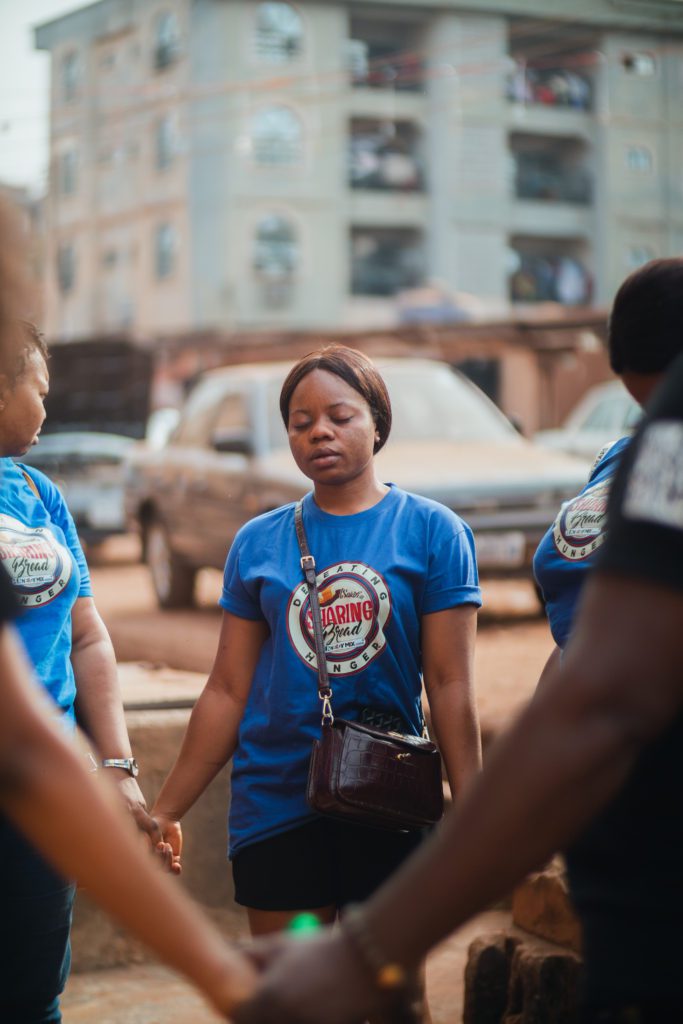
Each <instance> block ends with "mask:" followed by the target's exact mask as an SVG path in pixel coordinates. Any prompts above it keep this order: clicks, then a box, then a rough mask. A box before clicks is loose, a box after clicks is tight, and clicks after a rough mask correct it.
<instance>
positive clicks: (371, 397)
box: [280, 345, 391, 452]
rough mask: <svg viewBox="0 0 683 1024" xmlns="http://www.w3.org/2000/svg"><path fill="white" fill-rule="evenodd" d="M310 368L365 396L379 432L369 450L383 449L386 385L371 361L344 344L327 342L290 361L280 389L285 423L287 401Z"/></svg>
mask: <svg viewBox="0 0 683 1024" xmlns="http://www.w3.org/2000/svg"><path fill="white" fill-rule="evenodd" d="M313 370H326V371H327V373H334V374H335V375H336V376H337V377H341V379H342V380H343V381H346V383H347V384H348V385H349V386H350V387H352V388H353V389H354V391H357V392H358V394H359V395H361V396H362V397H363V398H364V399H365V401H366V402H367V403H368V405H369V406H370V411H371V413H372V418H373V419H374V421H375V427H376V428H377V433H378V434H379V440H378V441H376V442H375V447H374V449H373V450H374V451H375V452H378V451H379V450H380V448H383V447H384V445H385V444H386V441H387V438H388V437H389V432H390V431H391V401H390V399H389V392H388V391H387V386H386V384H385V383H384V381H383V380H382V377H381V375H380V373H379V371H378V369H377V367H376V366H375V364H374V363H373V362H372V361H371V360H370V359H368V357H367V356H366V355H365V354H364V353H363V352H359V351H358V350H357V349H355V348H347V347H346V345H327V346H326V347H325V348H321V349H318V350H317V351H316V352H309V353H308V355H306V356H303V357H302V358H301V359H300V360H299V362H298V363H295V364H294V366H293V367H292V369H291V370H290V371H289V373H288V374H287V377H286V379H285V382H284V384H283V385H282V390H281V392H280V412H281V413H282V419H283V420H284V424H285V426H286V427H288V426H289V403H290V402H291V400H292V395H293V394H294V390H295V388H296V387H297V385H298V384H299V383H300V382H301V381H302V380H303V379H304V377H306V376H308V374H309V373H312V372H313Z"/></svg>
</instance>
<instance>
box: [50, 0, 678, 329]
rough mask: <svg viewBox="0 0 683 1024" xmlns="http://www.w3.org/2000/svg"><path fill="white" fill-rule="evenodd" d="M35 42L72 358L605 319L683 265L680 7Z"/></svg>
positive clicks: (53, 313)
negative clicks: (647, 283)
mask: <svg viewBox="0 0 683 1024" xmlns="http://www.w3.org/2000/svg"><path fill="white" fill-rule="evenodd" d="M36 45H37V46H38V47H39V48H41V49H45V50H49V51H50V53H51V55H52V105H51V173H50V194H49V199H48V212H47V222H48V258H47V274H46V278H47V292H46V325H47V329H48V332H49V334H50V335H51V336H53V337H61V338H72V337H79V336H83V335H89V334H94V333H107V332H114V331H116V332H120V331H121V330H125V331H129V332H130V333H131V334H132V335H133V336H138V337H141V338H144V337H154V336H158V335H160V334H179V333H182V332H186V331H190V330H191V331H219V332H226V331H235V330H252V329H253V330H256V329H258V330H263V329H267V328H269V327H275V326H277V327H278V328H290V329H309V330H314V329H316V328H328V329H329V328H343V327H353V326H369V325H373V324H381V323H388V322H391V320H392V318H393V319H394V320H395V319H396V318H403V319H404V320H410V319H415V318H420V317H423V318H426V319H429V318H437V319H438V318H439V317H444V316H445V317H448V316H451V315H452V316H454V317H457V316H458V315H459V309H458V302H459V299H458V296H460V295H462V294H463V293H464V294H465V295H472V296H476V297H478V298H479V300H480V302H481V304H482V307H483V308H490V309H495V310H496V312H497V313H500V310H501V308H503V307H504V306H505V305H506V304H507V303H536V302H542V301H552V302H559V303H562V304H565V305H577V306H579V305H587V304H605V303H607V302H609V301H610V299H611V297H612V295H613V293H614V290H615V288H616V286H617V285H618V283H619V282H620V281H621V280H622V279H623V277H624V276H625V274H626V273H627V272H628V271H629V270H630V269H633V268H634V267H636V266H638V265H639V264H641V263H642V262H645V261H646V260H648V259H651V258H653V257H655V256H666V255H674V254H678V253H681V252H682V251H683V3H681V2H680V0H657V2H656V3H653V2H650V0H647V2H646V0H573V2H572V3H571V4H567V3H562V2H560V0H469V2H467V3H465V2H463V3H462V4H461V3H460V2H458V0H431V2H430V3H429V4H428V5H427V4H421V3H417V2H414V0H413V2H412V3H411V2H397V0H394V2H392V3H389V2H383V0H375V2H373V3H372V4H368V3H364V2H356V0H346V2H336V0H329V2H328V0H316V2H312V0H297V2H296V3H292V4H290V3H283V2H258V0H100V2H99V3H95V4H92V5H90V6H88V7H85V8H82V9H80V10H77V11H74V12H73V13H72V14H69V15H66V16H64V17H61V18H59V19H56V20H54V21H52V22H49V23H47V24H44V25H42V26H40V27H39V28H38V29H37V30H36ZM454 296H455V298H454ZM435 307H436V308H435Z"/></svg>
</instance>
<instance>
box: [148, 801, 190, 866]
mask: <svg viewBox="0 0 683 1024" xmlns="http://www.w3.org/2000/svg"><path fill="white" fill-rule="evenodd" d="M152 815H153V818H152V821H154V823H155V825H156V826H157V828H158V830H159V837H160V840H161V845H162V846H163V847H164V848H165V849H167V850H168V851H170V860H169V870H170V871H171V873H172V874H174V875H179V874H180V873H181V871H182V869H183V868H182V861H181V854H182V852H183V831H182V829H181V827H180V822H179V821H178V820H177V818H173V817H170V816H169V815H167V814H164V813H163V812H162V811H157V810H156V808H152ZM157 851H158V852H161V851H159V847H158V846H157Z"/></svg>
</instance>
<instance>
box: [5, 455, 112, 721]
mask: <svg viewBox="0 0 683 1024" xmlns="http://www.w3.org/2000/svg"><path fill="white" fill-rule="evenodd" d="M22 470H26V472H28V473H29V474H30V476H31V479H32V480H33V482H34V483H35V485H36V487H37V489H38V491H39V493H40V498H38V497H37V496H36V494H34V492H33V490H32V489H31V487H30V485H29V483H28V481H27V480H26V478H25V477H24V474H23V472H22ZM0 473H1V474H2V475H1V477H0V562H1V563H2V565H3V566H4V568H5V571H6V572H7V573H8V575H9V577H10V580H11V582H12V586H13V588H14V592H15V594H16V597H17V602H18V605H19V608H20V610H21V611H20V614H19V616H18V618H17V620H16V627H17V630H18V631H19V635H20V636H21V639H22V640H23V643H24V646H25V648H26V651H27V654H28V656H29V658H30V660H31V661H32V663H33V665H34V667H35V671H36V675H37V677H38V679H39V680H40V682H41V683H42V684H43V686H45V688H46V690H47V691H48V693H49V694H50V695H51V696H52V697H53V699H54V700H55V701H56V703H57V705H58V706H59V707H60V708H61V710H62V711H63V712H64V715H65V717H66V718H67V719H69V720H71V721H73V720H74V708H73V705H74V699H75V696H76V683H75V680H74V673H73V668H72V666H71V609H72V607H73V604H74V602H75V601H76V599H77V598H79V597H90V596H91V595H92V590H91V587H90V577H89V574H88V567H87V564H86V561H85V557H84V555H83V550H82V548H81V545H80V543H79V540H78V535H77V533H76V527H75V525H74V521H73V519H72V518H71V515H70V513H69V510H68V509H67V507H66V504H65V502H64V498H63V497H62V495H61V494H60V492H59V490H58V488H57V487H55V485H54V484H53V483H52V482H51V481H50V480H49V479H48V478H47V477H46V476H44V474H43V473H40V472H39V471H38V470H37V469H34V468H33V467H28V466H21V465H16V464H15V463H14V462H13V461H12V459H7V458H5V459H2V460H0Z"/></svg>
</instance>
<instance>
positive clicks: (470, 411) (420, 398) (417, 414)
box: [269, 360, 517, 448]
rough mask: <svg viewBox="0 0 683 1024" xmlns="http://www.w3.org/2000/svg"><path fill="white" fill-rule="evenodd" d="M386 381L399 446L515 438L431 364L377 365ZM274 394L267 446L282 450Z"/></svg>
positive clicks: (274, 392)
mask: <svg viewBox="0 0 683 1024" xmlns="http://www.w3.org/2000/svg"><path fill="white" fill-rule="evenodd" d="M377 362H378V366H379V369H380V371H381V373H382V376H383V378H384V380H385V381H386V384H387V388H388V389H389V395H390V397H391V407H392V411H393V425H392V428H391V439H393V440H400V441H435V440H440V441H510V440H513V441H514V439H515V438H516V437H517V434H516V432H515V429H514V427H512V425H511V424H510V423H508V421H507V420H506V419H505V417H504V416H503V415H502V413H500V412H499V411H498V410H497V409H496V407H495V406H494V405H493V404H492V403H490V402H489V401H488V400H487V399H486V398H484V397H483V395H482V394H480V393H479V392H478V391H477V390H476V389H475V388H474V386H473V385H471V384H470V383H469V381H467V380H465V379H463V378H461V377H459V376H457V375H456V374H455V373H452V372H451V370H449V369H448V367H445V366H439V365H437V364H436V363H435V364H434V365H433V366H430V365H423V364H419V365H417V366H416V365H415V363H407V364H406V365H403V366H401V365H398V364H396V363H391V364H385V365H383V364H382V363H381V361H380V360H378V361H377ZM278 397H279V388H276V387H275V385H273V386H272V388H271V391H270V396H269V410H270V415H269V420H270V444H271V446H272V447H273V448H282V447H285V446H286V445H287V435H286V432H285V430H284V427H283V425H282V419H281V418H280V411H279V408H278Z"/></svg>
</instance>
